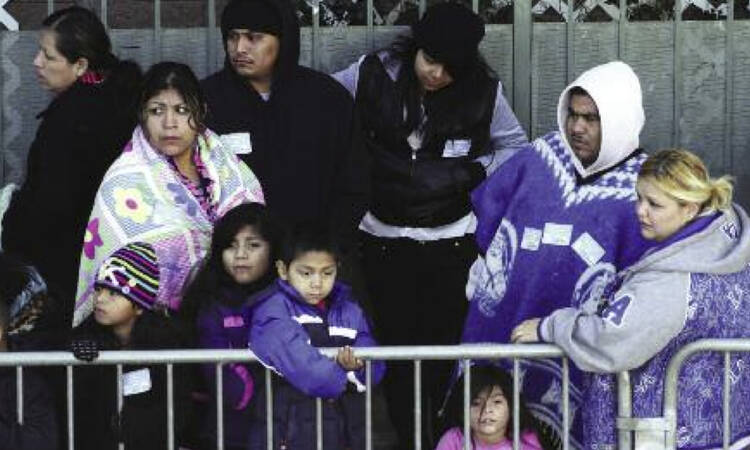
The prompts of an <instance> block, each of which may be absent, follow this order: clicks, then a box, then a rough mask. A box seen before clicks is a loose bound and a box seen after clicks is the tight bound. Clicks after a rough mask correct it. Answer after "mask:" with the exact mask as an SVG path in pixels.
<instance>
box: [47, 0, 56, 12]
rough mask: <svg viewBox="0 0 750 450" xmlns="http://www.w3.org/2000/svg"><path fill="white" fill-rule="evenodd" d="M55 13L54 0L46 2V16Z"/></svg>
mask: <svg viewBox="0 0 750 450" xmlns="http://www.w3.org/2000/svg"><path fill="white" fill-rule="evenodd" d="M53 12H55V0H47V15H50V14H52V13H53Z"/></svg>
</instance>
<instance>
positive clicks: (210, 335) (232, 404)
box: [185, 203, 282, 450]
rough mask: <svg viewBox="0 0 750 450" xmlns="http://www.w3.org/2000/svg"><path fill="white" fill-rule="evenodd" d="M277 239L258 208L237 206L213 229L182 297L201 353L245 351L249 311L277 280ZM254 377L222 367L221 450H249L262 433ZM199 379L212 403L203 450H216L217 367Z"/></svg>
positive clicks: (245, 368) (274, 225)
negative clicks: (192, 314) (191, 315)
mask: <svg viewBox="0 0 750 450" xmlns="http://www.w3.org/2000/svg"><path fill="white" fill-rule="evenodd" d="M281 235H282V231H281V226H280V224H279V223H278V222H277V220H276V219H275V218H274V217H273V216H272V215H271V214H270V213H269V212H268V210H267V209H266V208H265V207H264V206H263V205H261V204H258V203H247V204H242V205H239V206H237V207H235V208H234V209H232V210H230V211H229V212H227V213H226V214H225V215H224V216H223V217H222V218H221V219H219V221H218V222H217V223H216V226H215V228H214V235H213V239H212V242H211V251H210V253H209V255H210V256H209V257H208V260H207V261H206V264H205V266H204V267H203V268H202V270H201V271H200V273H199V274H198V276H197V277H196V279H195V281H194V282H193V283H192V285H191V286H190V288H189V290H188V292H187V294H186V296H185V299H186V301H188V302H189V303H188V304H189V305H190V307H191V308H194V309H195V310H197V319H196V326H197V329H196V333H197V336H196V338H197V342H198V346H199V347H201V348H235V349H236V348H242V349H244V348H247V336H248V332H249V325H250V323H249V320H248V317H247V311H248V306H249V305H250V304H252V302H253V300H252V299H253V296H254V294H256V293H258V292H260V291H261V290H263V289H264V288H265V287H267V286H268V285H269V284H271V283H272V282H273V280H274V279H275V270H273V264H272V261H274V260H275V257H276V255H275V252H276V251H277V249H278V244H279V241H280V239H281ZM256 371H257V372H258V374H260V372H259V368H258V367H257V366H250V365H246V364H239V363H233V364H227V365H226V366H225V367H224V372H223V373H224V380H223V382H224V385H223V386H224V390H223V399H224V448H225V449H229V450H231V449H240V448H243V449H244V448H247V446H248V442H249V440H250V439H251V436H252V435H253V434H255V433H263V432H264V429H263V426H262V423H261V420H262V417H259V415H262V414H263V413H264V411H262V410H261V409H262V407H263V405H258V408H256V404H258V402H257V401H251V400H252V399H253V392H254V381H253V378H254V377H253V375H254V374H255V372H256ZM258 374H256V378H257V376H258ZM203 375H204V379H205V381H206V387H207V389H208V392H209V393H210V394H211V400H210V401H209V408H210V413H209V414H208V415H207V416H206V418H205V423H204V426H203V429H202V432H201V435H202V438H203V439H204V440H205V442H206V448H215V446H216V441H217V438H216V372H215V366H214V365H213V364H206V365H204V366H203ZM256 409H257V410H256Z"/></svg>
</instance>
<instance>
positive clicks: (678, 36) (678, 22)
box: [672, 0, 682, 147]
mask: <svg viewBox="0 0 750 450" xmlns="http://www.w3.org/2000/svg"><path fill="white" fill-rule="evenodd" d="M673 26H674V80H673V87H672V90H673V92H674V93H673V97H674V108H673V111H674V112H673V114H674V119H673V120H672V126H673V127H674V129H673V132H672V146H673V147H679V146H680V116H681V115H682V107H681V105H680V99H681V96H682V55H681V54H680V43H681V42H682V0H675V2H674V25H673Z"/></svg>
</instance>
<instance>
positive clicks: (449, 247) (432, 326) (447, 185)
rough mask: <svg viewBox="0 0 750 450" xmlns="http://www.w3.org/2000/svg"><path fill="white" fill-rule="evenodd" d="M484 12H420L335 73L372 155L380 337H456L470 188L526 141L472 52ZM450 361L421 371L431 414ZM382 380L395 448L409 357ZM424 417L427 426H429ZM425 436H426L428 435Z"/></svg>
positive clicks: (370, 252)
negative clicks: (405, 29)
mask: <svg viewBox="0 0 750 450" xmlns="http://www.w3.org/2000/svg"><path fill="white" fill-rule="evenodd" d="M483 36H484V24H483V23H482V20H481V19H480V18H479V16H477V15H476V14H475V13H473V12H472V11H471V10H469V9H467V8H466V7H464V6H462V5H461V4H458V3H452V2H446V3H439V4H436V5H435V6H432V7H431V8H430V9H428V10H427V12H426V13H425V15H424V17H423V18H422V19H421V20H420V21H419V22H418V23H416V24H415V25H414V26H413V27H412V35H411V36H408V37H402V38H400V39H399V40H397V41H396V42H395V43H394V44H393V45H391V47H390V48H387V49H385V50H381V51H378V52H375V53H373V54H370V55H367V56H364V57H362V58H360V60H359V61H358V62H357V63H355V64H353V65H352V66H351V67H349V68H348V69H346V70H344V71H342V72H339V73H337V74H335V75H334V77H335V78H336V79H338V80H339V81H340V82H341V83H342V84H343V85H344V86H345V87H346V88H347V89H348V90H349V91H350V92H351V93H352V95H353V96H354V97H355V105H356V109H357V111H358V113H359V114H360V117H361V119H362V123H363V127H364V132H365V133H364V134H365V138H366V142H367V145H368V148H369V151H370V155H371V157H372V192H373V196H372V201H371V204H370V211H369V212H368V213H367V214H366V215H365V217H364V219H363V220H362V222H361V223H360V226H359V228H360V230H361V231H363V233H362V234H361V236H362V239H363V244H364V245H363V249H364V270H365V277H366V280H367V284H368V288H369V291H370V292H369V293H370V296H371V297H372V303H373V306H374V311H373V318H374V319H375V325H376V328H377V332H378V333H379V335H380V339H381V342H382V343H383V344H384V345H420V344H455V343H457V342H458V341H459V338H460V335H461V327H462V325H463V321H464V317H465V315H466V310H467V303H466V296H465V293H464V288H465V286H466V278H467V273H468V270H469V266H470V265H471V263H472V261H473V260H474V259H475V258H476V254H477V251H476V247H475V244H474V241H473V237H472V233H473V232H474V229H475V227H476V219H475V217H474V216H473V215H472V214H471V205H470V202H469V193H470V192H471V190H472V189H473V188H474V187H475V186H476V185H477V184H479V183H480V182H481V181H482V180H483V179H484V178H485V177H486V176H487V174H489V173H491V172H492V171H494V169H495V168H496V167H497V166H498V165H499V164H501V163H502V162H503V161H504V160H506V159H507V158H508V157H509V156H510V155H512V154H513V153H514V151H515V149H516V148H518V147H520V146H522V145H524V144H526V143H527V139H526V135H525V133H524V131H523V129H522V128H521V126H520V125H519V123H518V121H517V119H516V117H515V116H514V114H513V112H512V111H511V109H510V107H509V106H508V103H507V102H506V100H505V98H504V97H503V93H502V84H501V83H500V81H499V80H498V79H497V77H496V76H495V75H494V73H493V72H492V70H491V69H490V68H489V67H488V66H487V64H486V62H485V61H484V59H483V58H482V56H481V55H480V53H479V49H478V46H479V42H480V41H481V39H482V37H483ZM450 367H451V365H450V364H449V363H438V364H436V366H435V367H431V368H430V369H429V370H425V371H424V372H423V373H424V374H425V380H424V382H423V386H424V387H425V393H424V395H423V396H422V398H423V399H425V400H426V404H425V405H423V409H422V411H423V412H424V416H423V417H426V418H430V417H433V415H434V412H435V411H436V410H437V408H438V406H439V404H440V402H441V398H442V396H443V393H444V389H445V386H446V384H447V380H448V378H449V376H450ZM388 370H389V376H388V377H387V379H386V382H385V387H386V391H385V392H386V397H387V400H388V404H389V411H390V413H391V419H392V420H393V422H394V424H395V425H396V428H397V430H398V432H399V437H400V440H401V446H402V448H408V449H411V448H414V446H413V442H412V439H413V434H414V433H413V425H414V424H413V417H414V414H413V413H412V410H413V405H412V399H413V398H414V395H413V392H412V389H413V387H412V375H411V374H410V373H409V372H410V365H407V364H404V363H400V362H392V363H390V364H389V368H388ZM431 428H432V427H431V426H430V424H429V422H428V423H427V424H426V426H425V427H423V430H426V431H427V434H428V435H429V433H430V432H431ZM425 445H429V442H426V444H425Z"/></svg>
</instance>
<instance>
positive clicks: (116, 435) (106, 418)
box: [73, 312, 193, 450]
mask: <svg viewBox="0 0 750 450" xmlns="http://www.w3.org/2000/svg"><path fill="white" fill-rule="evenodd" d="M144 319H145V320H144ZM172 320H173V319H164V318H161V317H158V316H155V315H153V314H150V313H145V312H144V314H143V315H141V316H140V317H139V319H138V322H140V323H136V325H135V327H134V330H133V338H132V339H133V342H132V346H131V348H129V349H128V350H160V349H170V348H180V347H182V346H183V342H184V339H183V335H182V334H181V331H180V330H179V329H178V328H177V325H175V324H174V322H173V321H172ZM73 336H74V337H73V338H74V339H87V340H94V341H96V342H97V343H98V345H99V348H100V349H103V350H118V349H119V348H118V345H117V344H116V341H115V340H114V338H113V336H112V335H111V333H109V332H108V330H107V329H106V328H104V327H101V326H99V325H98V324H97V323H96V322H95V320H94V318H93V316H92V317H91V318H90V319H88V320H86V321H85V322H83V323H82V324H81V325H80V326H78V327H77V328H75V329H74V330H73ZM122 371H123V378H124V379H126V378H127V377H130V376H133V374H135V373H138V374H140V375H142V376H143V375H145V374H146V373H147V374H148V375H147V377H148V378H149V379H150V381H151V387H150V388H149V389H147V390H143V392H136V393H132V394H130V395H125V396H123V406H122V412H121V413H120V414H118V413H117V377H116V375H117V373H116V368H115V366H112V365H101V366H99V365H97V366H83V367H76V368H75V369H74V371H73V374H74V391H73V392H74V399H75V401H74V408H75V410H74V414H75V416H74V417H75V432H74V437H75V448H76V449H80V450H89V449H90V450H115V449H117V444H118V442H120V441H121V442H123V443H124V444H125V448H126V449H131V450H151V449H153V450H164V449H165V448H167V370H166V366H165V365H156V366H144V365H134V366H123V370H122ZM129 374H130V375H129ZM173 375H174V378H173V380H174V390H173V393H174V397H173V398H174V403H173V409H174V413H175V414H174V427H175V428H174V432H175V434H174V436H175V448H177V447H178V445H179V444H180V441H181V438H182V436H184V434H185V426H186V424H187V423H188V421H189V414H190V408H189V401H190V391H191V388H192V387H193V383H192V381H193V380H192V370H190V367H188V366H184V365H183V366H174V372H173ZM125 384H127V383H126V382H123V389H125Z"/></svg>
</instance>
